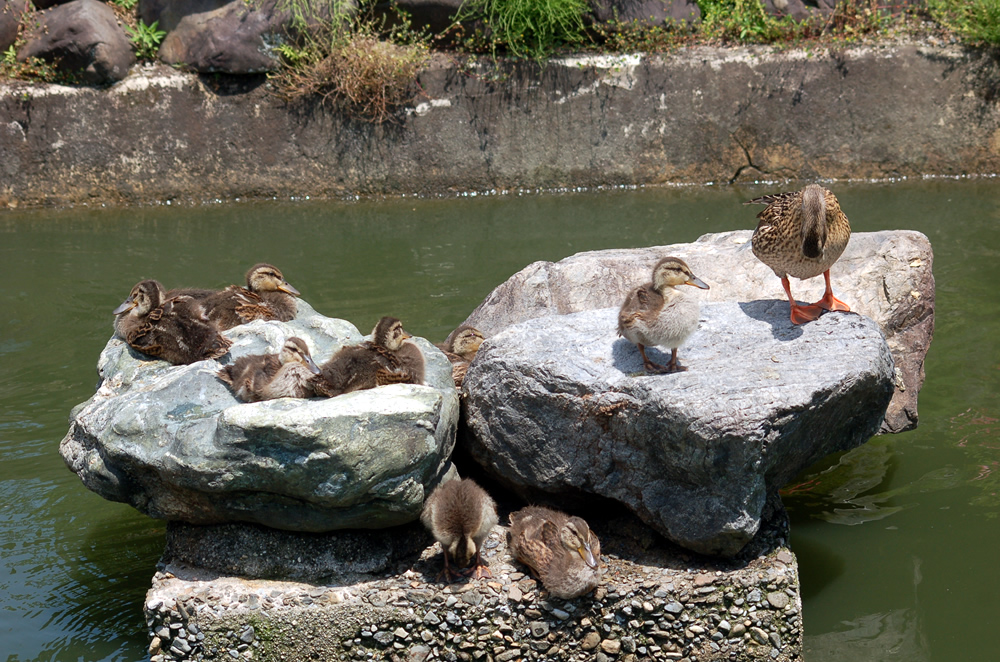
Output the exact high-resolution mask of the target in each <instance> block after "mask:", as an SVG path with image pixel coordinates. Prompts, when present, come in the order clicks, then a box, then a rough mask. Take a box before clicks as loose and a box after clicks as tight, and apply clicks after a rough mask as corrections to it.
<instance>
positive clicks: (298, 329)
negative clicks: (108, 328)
mask: <svg viewBox="0 0 1000 662" xmlns="http://www.w3.org/2000/svg"><path fill="white" fill-rule="evenodd" d="M298 309H299V310H298V314H297V316H296V318H295V319H294V320H292V321H290V322H288V323H282V322H263V321H257V322H253V323H251V324H246V325H243V326H239V327H236V328H234V329H231V330H230V331H227V332H225V335H226V336H227V337H229V338H230V339H232V340H233V346H232V348H231V350H230V353H229V354H227V355H226V356H224V357H223V358H222V360H223V361H225V362H231V361H234V360H235V359H236V358H238V357H239V356H242V355H246V354H261V353H276V352H277V351H279V349H280V347H281V345H282V344H283V342H284V340H285V339H286V338H288V337H290V336H298V337H300V338H303V339H304V340H305V341H306V343H307V344H308V345H309V347H310V351H311V353H312V355H313V358H314V359H315V360H316V361H317V362H319V363H322V362H323V361H325V360H327V359H328V358H330V356H332V355H333V353H334V352H335V351H337V350H338V349H339V348H340V347H342V346H343V345H345V344H355V343H358V342H360V341H361V340H362V336H361V334H360V333H359V332H358V330H357V329H356V328H354V326H353V325H351V324H350V323H348V322H345V321H343V320H337V319H331V318H327V317H324V316H322V315H319V314H317V313H316V312H315V311H314V310H313V309H312V308H311V307H310V306H309V305H308V304H307V303H305V302H303V301H299V303H298ZM414 341H415V342H416V343H417V345H418V346H419V347H420V349H421V350H422V351H423V354H424V358H425V361H426V376H425V384H426V385H414V384H393V385H390V386H384V387H380V388H377V389H372V390H367V391H358V392H355V393H349V394H346V395H342V396H338V397H336V398H329V399H326V398H312V399H293V398H281V399H278V400H269V401H266V402H256V403H240V402H239V401H238V400H236V398H235V397H234V396H233V394H232V392H231V391H230V390H229V389H228V388H227V387H226V385H225V384H223V383H222V382H221V381H220V380H219V379H218V378H217V377H216V373H217V372H218V370H219V368H220V367H221V365H222V364H221V363H220V362H219V361H212V360H209V361H199V362H197V363H193V364H191V365H186V366H171V365H169V364H167V363H166V362H164V361H157V360H150V359H149V357H146V356H144V355H142V354H139V353H137V352H135V351H134V350H131V349H130V348H129V347H128V346H127V345H125V344H124V343H123V342H122V341H121V340H119V339H117V338H113V339H112V340H110V341H109V342H108V344H107V346H106V347H105V349H104V351H103V352H102V353H101V357H100V360H99V362H98V372H99V374H100V377H101V382H100V385H99V387H98V390H97V393H96V394H95V395H94V396H93V397H92V398H91V399H90V400H88V401H87V402H85V403H83V404H81V405H79V406H77V407H76V408H75V409H74V410H73V412H72V414H71V422H70V429H69V432H68V434H67V435H66V437H65V438H64V439H63V440H62V443H61V444H60V453H61V454H62V456H63V458H64V459H65V461H66V463H67V464H68V465H69V467H70V469H71V470H73V471H74V472H75V473H77V474H78V475H79V476H80V478H81V480H83V482H84V484H85V485H86V486H87V487H89V488H90V489H91V490H93V491H95V492H97V493H98V494H100V495H101V496H103V497H104V498H106V499H110V500H112V501H122V502H125V503H129V504H131V505H132V506H134V507H135V508H137V509H138V510H140V511H142V512H143V513H145V514H147V515H150V516H152V517H157V518H162V519H167V520H178V521H183V522H189V523H194V524H210V523H224V522H253V523H258V524H264V525H266V526H270V527H275V528H279V529H286V530H290V531H332V530H337V529H343V528H383V527H387V526H394V525H397V524H402V523H406V522H410V521H413V520H416V519H417V518H418V517H419V515H420V510H421V507H422V504H423V501H424V496H425V494H426V493H427V492H429V490H430V489H433V487H434V486H435V485H436V484H437V482H438V481H439V480H440V478H441V477H442V476H443V475H444V474H445V473H446V472H447V471H449V470H450V469H451V462H450V459H449V458H450V455H451V451H452V448H453V446H454V440H455V428H456V425H457V419H458V397H457V394H456V392H455V389H454V383H453V381H452V377H451V364H450V363H449V362H448V360H447V359H446V358H445V356H444V355H443V354H442V353H441V352H440V351H439V350H437V349H436V348H435V347H434V346H433V345H431V344H430V343H429V342H427V341H426V340H424V339H422V338H416V339H415V340H414Z"/></svg>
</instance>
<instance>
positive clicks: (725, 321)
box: [463, 268, 894, 556]
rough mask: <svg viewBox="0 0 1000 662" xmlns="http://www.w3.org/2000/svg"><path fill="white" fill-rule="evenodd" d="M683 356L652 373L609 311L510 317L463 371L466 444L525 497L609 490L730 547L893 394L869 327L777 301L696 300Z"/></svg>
mask: <svg viewBox="0 0 1000 662" xmlns="http://www.w3.org/2000/svg"><path fill="white" fill-rule="evenodd" d="M695 273H698V270H697V268H695ZM595 277H599V275H597V274H595ZM702 278H703V279H704V276H702ZM657 351H658V350H651V351H650V356H651V357H653V359H654V360H659V361H660V362H665V360H666V359H667V358H668V357H667V356H666V355H664V354H659V355H658V354H657ZM680 360H681V362H682V364H684V365H686V366H687V367H688V368H689V370H688V371H687V372H682V373H676V374H671V375H656V376H647V375H645V374H644V373H643V371H642V361H641V358H640V356H639V353H638V351H637V350H636V348H635V346H634V345H632V344H631V343H630V342H628V341H627V340H625V339H623V338H619V337H618V336H617V307H615V308H606V309H603V310H588V311H584V312H579V313H574V314H570V315H555V316H549V317H543V318H536V319H531V320H528V321H526V322H522V323H520V324H515V325H512V326H509V327H507V328H506V329H504V330H502V331H500V332H499V333H497V334H495V335H492V336H491V337H489V338H487V340H486V342H485V343H484V344H483V346H482V347H481V348H480V350H479V354H478V355H477V357H476V360H475V361H474V362H473V363H472V365H471V367H470V368H469V372H468V374H467V375H466V377H465V384H464V386H463V391H464V392H465V393H466V395H467V409H466V414H467V422H468V425H469V429H470V431H471V435H470V437H471V438H470V439H469V442H468V443H469V451H470V453H471V454H472V456H473V458H475V459H476V461H477V462H478V463H480V464H481V465H482V466H483V467H484V468H486V470H487V471H488V472H489V473H491V474H492V475H493V476H494V477H496V478H497V479H499V480H500V481H502V482H503V483H505V484H506V485H508V486H509V487H511V488H512V489H514V490H515V491H517V492H519V493H520V494H521V495H522V496H524V497H525V498H528V499H532V500H536V501H554V502H556V503H559V504H568V503H570V502H572V501H574V500H576V501H586V499H587V497H588V496H589V495H598V496H601V497H607V498H610V499H614V500H616V501H619V502H621V503H623V504H625V505H626V506H627V507H628V508H629V509H631V510H632V511H633V512H635V513H636V514H637V515H638V516H639V517H640V518H641V519H642V520H644V521H645V522H646V523H647V524H649V525H650V526H652V527H653V528H654V529H656V530H657V531H659V532H660V533H662V534H663V535H665V536H666V537H667V538H669V539H670V540H673V541H674V542H676V543H678V544H680V545H683V546H684V547H687V548H689V549H692V550H694V551H697V552H700V553H704V554H718V555H723V556H732V555H735V554H736V553H738V552H739V551H740V550H741V549H742V548H743V547H744V545H746V544H747V543H748V542H749V541H750V540H751V539H752V538H753V536H754V534H756V532H757V530H758V529H759V528H760V524H761V518H762V514H763V512H764V507H765V503H766V500H767V497H768V495H769V494H771V495H774V494H776V493H777V491H778V489H779V488H781V487H782V486H783V485H784V484H785V483H786V482H788V481H789V480H790V479H791V478H792V477H794V476H795V475H796V473H798V472H799V471H801V470H802V469H804V468H806V467H808V466H809V465H811V464H812V463H814V462H815V461H817V460H818V459H820V458H822V457H823V456H825V455H828V454H830V453H833V452H836V451H842V450H847V449H850V448H854V447H856V446H858V445H860V444H863V443H864V442H865V441H867V440H868V439H869V438H870V437H871V436H872V435H874V434H875V433H876V432H877V431H878V429H879V424H880V422H881V420H882V416H883V413H884V412H885V409H886V406H887V405H888V404H889V400H890V398H891V397H892V393H893V377H894V375H893V362H892V356H891V354H890V351H889V346H888V345H887V344H886V341H885V339H884V337H883V336H882V332H881V331H880V329H879V327H878V325H877V324H875V322H873V321H872V320H870V319H868V318H866V317H863V316H861V315H857V314H855V313H838V314H831V315H825V316H823V317H821V318H820V319H819V320H817V321H815V322H812V323H810V324H806V325H802V326H793V325H792V324H791V322H790V321H789V319H788V307H787V305H785V304H784V303H782V302H780V301H774V300H763V301H753V302H748V303H736V302H728V303H708V304H706V305H704V306H703V308H702V321H701V324H700V327H699V329H698V331H696V332H695V334H694V335H693V336H692V337H691V338H690V339H689V341H688V342H687V344H685V345H684V346H683V347H682V348H681V350H680Z"/></svg>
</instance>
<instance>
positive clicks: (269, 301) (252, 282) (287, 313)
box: [167, 263, 299, 330]
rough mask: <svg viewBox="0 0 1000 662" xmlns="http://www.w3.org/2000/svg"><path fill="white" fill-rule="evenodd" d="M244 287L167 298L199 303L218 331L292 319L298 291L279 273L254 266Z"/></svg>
mask: <svg viewBox="0 0 1000 662" xmlns="http://www.w3.org/2000/svg"><path fill="white" fill-rule="evenodd" d="M246 280H247V286H246V287H240V286H239V285H230V286H229V287H227V288H226V289H224V290H218V291H217V290H202V289H191V288H185V289H179V290H171V291H170V292H168V293H167V294H168V295H169V296H177V295H185V296H190V297H192V298H194V299H196V300H197V301H199V302H200V303H201V304H202V306H203V307H204V308H205V312H206V314H207V315H208V318H209V319H210V320H211V321H213V322H215V323H216V324H217V325H218V326H219V328H220V329H223V330H225V329H231V328H233V327H234V326H239V325H240V324H246V323H247V322H252V321H254V320H279V321H282V322H287V321H289V320H291V319H293V318H294V317H295V311H296V309H297V307H298V304H297V302H296V301H295V297H297V296H299V291H298V290H297V289H295V288H294V287H292V286H291V285H289V284H288V282H287V281H286V280H285V277H284V276H283V275H282V274H281V271H280V270H279V269H278V268H277V267H275V266H273V265H270V264H265V263H261V264H255V265H254V266H252V267H251V268H250V271H248V272H247V279H246Z"/></svg>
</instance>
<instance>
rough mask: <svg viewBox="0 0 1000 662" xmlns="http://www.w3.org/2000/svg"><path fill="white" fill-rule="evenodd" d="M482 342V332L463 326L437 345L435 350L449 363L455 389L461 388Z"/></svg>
mask: <svg viewBox="0 0 1000 662" xmlns="http://www.w3.org/2000/svg"><path fill="white" fill-rule="evenodd" d="M483 340H485V338H484V336H483V333H482V331H480V330H479V329H477V328H476V327H474V326H469V325H468V324H463V325H462V326H460V327H458V328H457V329H455V330H454V331H452V332H451V333H450V334H449V335H448V337H447V338H446V339H445V341H444V342H443V343H438V344H437V348H438V349H440V350H441V351H442V352H444V355H445V356H447V357H448V360H449V361H451V377H452V379H454V380H455V387H456V388H462V382H463V381H464V380H465V373H466V372H467V371H468V370H469V364H470V363H472V359H474V358H476V352H478V351H479V346H480V345H482V344H483Z"/></svg>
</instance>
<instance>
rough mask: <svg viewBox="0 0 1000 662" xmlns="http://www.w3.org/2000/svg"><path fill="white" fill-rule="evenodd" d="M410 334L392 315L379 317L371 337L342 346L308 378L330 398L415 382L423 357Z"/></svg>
mask: <svg viewBox="0 0 1000 662" xmlns="http://www.w3.org/2000/svg"><path fill="white" fill-rule="evenodd" d="M411 337H412V336H411V335H410V334H409V333H407V332H406V331H405V330H404V329H403V323H402V322H400V321H399V320H398V319H396V318H395V317H383V318H382V319H380V320H379V321H378V324H376V325H375V329H374V330H373V331H372V339H371V340H368V341H365V342H363V343H361V344H360V345H351V346H347V347H343V348H341V349H340V351H338V352H337V353H336V354H334V355H333V358H331V359H330V360H329V361H327V362H326V363H324V364H323V365H322V366H321V367H320V373H319V374H318V375H316V376H315V377H313V378H312V380H311V384H312V387H313V389H314V390H315V391H316V393H317V394H319V395H325V396H327V397H331V398H332V397H334V396H338V395H341V394H343V393H350V392H351V391H360V390H363V389H369V388H375V387H376V386H385V385H386V384H401V383H402V384H419V383H422V382H423V379H424V357H423V354H421V352H420V348H418V347H417V346H416V345H414V344H413V343H408V342H406V341H407V340H408V339H410V338H411Z"/></svg>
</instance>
